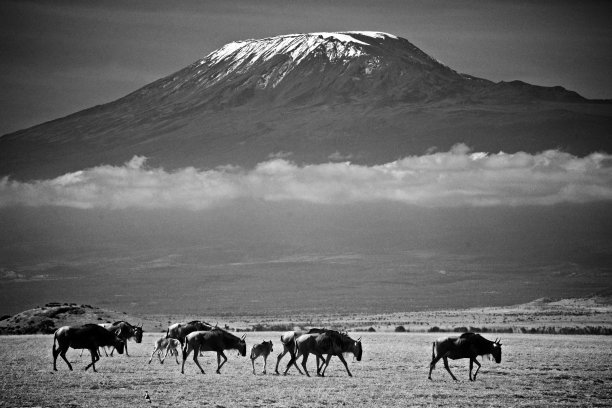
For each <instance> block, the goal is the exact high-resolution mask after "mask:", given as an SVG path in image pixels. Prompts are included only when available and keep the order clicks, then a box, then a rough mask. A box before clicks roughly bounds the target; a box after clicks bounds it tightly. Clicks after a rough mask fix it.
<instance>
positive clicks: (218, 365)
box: [217, 351, 227, 374]
mask: <svg viewBox="0 0 612 408" xmlns="http://www.w3.org/2000/svg"><path fill="white" fill-rule="evenodd" d="M221 358H223V362H222V363H221V364H219V363H220V361H221ZM226 362H227V357H225V353H223V351H219V352H217V374H221V367H223V364H225V363H226Z"/></svg>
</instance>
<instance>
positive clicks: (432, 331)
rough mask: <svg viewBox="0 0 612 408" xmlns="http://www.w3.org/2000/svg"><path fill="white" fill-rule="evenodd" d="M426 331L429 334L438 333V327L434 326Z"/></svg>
mask: <svg viewBox="0 0 612 408" xmlns="http://www.w3.org/2000/svg"><path fill="white" fill-rule="evenodd" d="M427 331H428V332H429V333H438V332H439V331H440V328H439V327H438V326H434V327H430V328H429V329H427Z"/></svg>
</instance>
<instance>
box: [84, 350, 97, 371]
mask: <svg viewBox="0 0 612 408" xmlns="http://www.w3.org/2000/svg"><path fill="white" fill-rule="evenodd" d="M89 352H90V353H91V364H89V365H87V367H85V371H87V369H88V368H89V367H92V368H93V370H94V373H95V372H97V371H96V361H98V360H100V356H99V355H98V350H97V348H92V349H89Z"/></svg>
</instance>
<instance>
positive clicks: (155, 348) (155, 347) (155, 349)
mask: <svg viewBox="0 0 612 408" xmlns="http://www.w3.org/2000/svg"><path fill="white" fill-rule="evenodd" d="M156 351H158V348H157V346H154V347H153V352H152V353H151V358H150V359H149V364H151V361H152V360H153V356H154V355H155V352H156ZM157 357H158V358H159V359H160V361H161V357H160V356H159V353H157ZM162 364H163V363H162Z"/></svg>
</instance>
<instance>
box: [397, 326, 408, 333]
mask: <svg viewBox="0 0 612 408" xmlns="http://www.w3.org/2000/svg"><path fill="white" fill-rule="evenodd" d="M395 332H396V333H405V332H406V328H405V327H404V326H397V327H396V328H395Z"/></svg>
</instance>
